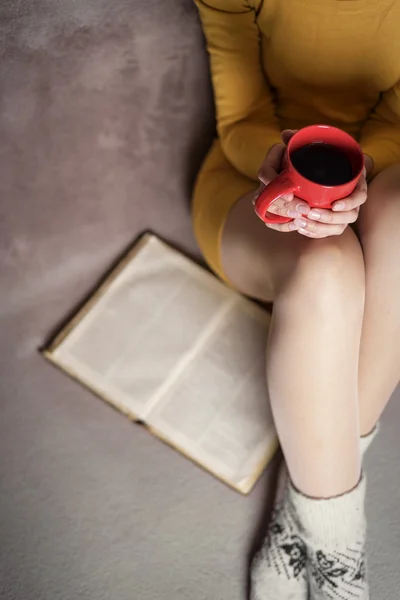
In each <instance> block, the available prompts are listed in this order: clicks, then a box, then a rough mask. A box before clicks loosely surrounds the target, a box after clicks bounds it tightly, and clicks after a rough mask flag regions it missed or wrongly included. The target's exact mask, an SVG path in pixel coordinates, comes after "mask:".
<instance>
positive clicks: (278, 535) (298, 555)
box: [251, 462, 308, 600]
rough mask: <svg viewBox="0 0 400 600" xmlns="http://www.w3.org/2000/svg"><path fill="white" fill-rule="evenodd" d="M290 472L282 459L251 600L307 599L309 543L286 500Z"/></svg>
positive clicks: (256, 563)
mask: <svg viewBox="0 0 400 600" xmlns="http://www.w3.org/2000/svg"><path fill="white" fill-rule="evenodd" d="M288 484H289V474H288V471H287V468H286V464H285V463H284V462H283V463H282V465H281V469H280V472H279V479H278V486H277V494H276V497H275V506H274V511H273V515H272V519H271V522H270V524H269V527H268V533H267V536H266V538H265V541H264V543H263V546H262V548H261V550H260V551H259V552H258V554H257V555H256V556H255V558H254V560H253V563H252V567H251V600H278V599H279V600H306V599H307V598H308V583H307V578H306V559H307V550H306V545H305V543H304V542H303V540H302V539H301V537H300V535H299V529H298V524H297V520H296V515H295V514H294V512H293V510H292V508H291V506H290V504H289V503H288V501H287V498H288V490H289V485H288Z"/></svg>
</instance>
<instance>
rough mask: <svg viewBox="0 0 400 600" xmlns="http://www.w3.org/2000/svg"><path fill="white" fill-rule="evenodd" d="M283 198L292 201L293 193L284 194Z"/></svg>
mask: <svg viewBox="0 0 400 600" xmlns="http://www.w3.org/2000/svg"><path fill="white" fill-rule="evenodd" d="M281 199H282V200H287V201H289V202H290V201H291V200H293V194H284V195H283V196H281Z"/></svg>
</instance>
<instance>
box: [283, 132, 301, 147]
mask: <svg viewBox="0 0 400 600" xmlns="http://www.w3.org/2000/svg"><path fill="white" fill-rule="evenodd" d="M297 132H298V129H284V130H283V131H282V132H281V140H282V142H283V143H284V144H288V142H289V140H290V138H291V137H293V136H294V134H295V133H297Z"/></svg>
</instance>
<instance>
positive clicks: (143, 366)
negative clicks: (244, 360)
mask: <svg viewBox="0 0 400 600" xmlns="http://www.w3.org/2000/svg"><path fill="white" fill-rule="evenodd" d="M235 301H236V294H234V293H233V292H232V291H230V290H228V289H227V288H226V287H225V286H223V285H222V284H221V283H220V282H219V281H217V280H216V278H215V277H213V276H212V275H211V274H209V273H207V272H206V271H204V269H202V268H201V267H199V266H197V265H195V264H194V263H192V262H191V261H190V260H189V259H187V258H186V257H184V256H182V255H180V254H179V253H178V252H176V251H174V250H172V249H171V248H169V247H168V246H166V245H165V244H163V243H162V242H160V241H159V240H157V238H154V237H152V238H150V239H149V241H148V243H147V244H146V245H145V246H144V247H143V248H142V249H141V250H140V252H139V253H138V254H137V255H136V256H135V257H134V258H133V260H132V261H131V262H129V263H128V264H127V266H126V267H125V268H124V269H123V270H122V271H121V272H120V273H119V275H118V276H117V277H116V278H115V279H114V281H113V282H112V283H111V284H110V286H108V287H107V289H106V291H105V292H104V293H103V294H102V295H101V297H100V298H99V299H98V300H97V301H96V303H95V304H94V305H93V306H92V307H91V309H90V310H89V311H88V312H87V313H86V314H85V315H84V316H83V318H82V319H81V320H80V321H79V322H78V324H77V325H76V326H75V327H74V328H73V329H72V330H71V331H70V332H69V333H68V335H67V336H66V338H65V339H64V340H63V341H62V342H61V343H60V344H59V345H58V346H56V348H55V349H54V350H53V351H52V352H51V353H50V356H49V358H50V359H51V360H52V361H53V362H56V363H57V364H59V365H60V366H61V367H62V368H63V369H65V370H66V371H68V373H70V374H71V375H72V376H74V377H75V378H77V379H78V380H79V381H81V382H83V383H85V384H86V385H88V387H90V388H91V389H92V390H94V391H95V392H96V393H98V394H99V395H100V396H102V397H103V398H105V399H106V400H108V401H109V402H111V403H112V404H114V405H115V406H117V407H118V408H119V409H120V410H122V411H123V412H125V413H127V414H128V415H130V416H131V417H133V418H135V419H141V420H144V419H145V418H146V415H147V413H148V412H149V410H150V409H151V407H152V406H153V405H154V403H155V402H157V399H158V397H159V396H160V394H162V390H163V389H165V388H166V387H168V382H169V381H170V380H173V379H174V378H176V377H177V376H178V374H179V372H180V370H181V369H182V365H183V364H184V363H186V362H187V361H188V360H190V359H191V357H192V355H193V353H195V352H196V346H197V344H199V343H200V344H202V343H203V341H204V339H206V338H207V336H208V335H210V332H212V331H213V329H214V327H215V323H216V322H217V321H218V320H219V319H220V317H221V315H223V314H224V312H225V311H227V310H229V307H230V305H231V304H232V303H233V302H235Z"/></svg>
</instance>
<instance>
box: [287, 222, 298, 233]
mask: <svg viewBox="0 0 400 600" xmlns="http://www.w3.org/2000/svg"><path fill="white" fill-rule="evenodd" d="M289 229H290V231H297V230H298V227H297V225H296V221H292V222H291V223H289Z"/></svg>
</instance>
